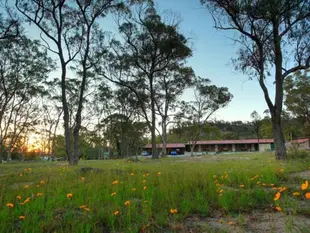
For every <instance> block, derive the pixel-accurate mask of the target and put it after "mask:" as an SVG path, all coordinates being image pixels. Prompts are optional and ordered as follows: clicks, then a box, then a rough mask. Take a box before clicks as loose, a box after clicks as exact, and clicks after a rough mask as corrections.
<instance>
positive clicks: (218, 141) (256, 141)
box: [196, 139, 274, 145]
mask: <svg viewBox="0 0 310 233" xmlns="http://www.w3.org/2000/svg"><path fill="white" fill-rule="evenodd" d="M273 142H274V140H273V139H259V143H262V144H264V143H273ZM252 143H258V139H242V140H212V141H197V143H196V145H219V144H252Z"/></svg>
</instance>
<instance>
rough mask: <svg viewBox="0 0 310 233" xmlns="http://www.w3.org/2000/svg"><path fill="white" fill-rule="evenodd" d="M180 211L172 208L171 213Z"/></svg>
mask: <svg viewBox="0 0 310 233" xmlns="http://www.w3.org/2000/svg"><path fill="white" fill-rule="evenodd" d="M177 212H178V209H170V214H175V213H177Z"/></svg>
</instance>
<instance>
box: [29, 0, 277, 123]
mask: <svg viewBox="0 0 310 233" xmlns="http://www.w3.org/2000/svg"><path fill="white" fill-rule="evenodd" d="M156 7H157V8H158V9H159V10H160V12H165V11H166V10H167V11H172V12H175V13H176V14H177V15H179V16H180V17H181V19H182V22H181V32H182V33H183V34H184V35H185V36H186V37H189V38H191V45H192V49H193V57H192V58H190V59H189V63H188V64H189V65H191V66H192V67H193V69H194V71H195V73H196V75H198V76H201V77H205V78H208V79H210V80H211V81H212V83H214V84H216V85H217V86H226V87H228V88H229V90H230V92H231V93H232V94H233V96H234V98H233V100H232V102H231V103H230V104H229V105H228V106H227V107H226V108H225V109H221V110H219V111H218V112H217V113H216V114H215V115H214V117H213V118H216V119H217V120H227V121H236V120H242V121H248V120H251V118H250V114H251V112H252V111H253V110H256V111H257V112H258V113H259V114H260V115H261V116H263V111H264V110H265V109H267V105H266V103H265V100H264V96H263V92H262V90H261V89H260V87H259V84H258V82H257V81H255V80H253V81H251V80H249V78H248V77H247V76H245V75H243V74H242V73H238V72H236V71H235V70H234V69H233V67H232V65H231V64H230V61H231V58H233V57H235V54H236V51H237V49H238V46H239V45H234V44H233V42H232V40H230V39H229V38H228V37H233V36H234V34H233V32H228V31H218V30H216V29H214V28H213V20H212V17H211V16H210V14H209V13H208V11H207V10H206V9H205V8H204V7H202V6H201V4H200V2H199V0H156ZM100 24H101V26H102V28H103V29H104V30H111V31H113V32H116V31H117V26H116V24H115V22H114V20H113V19H112V18H111V17H108V18H106V19H103V20H102V21H100ZM26 30H27V31H28V32H29V33H30V34H31V37H32V38H35V39H39V33H38V29H37V28H35V27H34V26H27V27H26ZM57 73H58V72H57V71H56V72H53V74H52V76H53V77H55V75H56V74H57ZM267 86H268V87H269V91H270V94H271V95H272V96H273V93H274V90H273V88H274V87H273V85H272V80H269V81H268V83H267ZM192 96H193V95H192V92H191V91H187V92H186V93H185V94H184V96H183V97H182V98H183V99H185V100H190V99H191V98H192Z"/></svg>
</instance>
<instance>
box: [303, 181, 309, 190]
mask: <svg viewBox="0 0 310 233" xmlns="http://www.w3.org/2000/svg"><path fill="white" fill-rule="evenodd" d="M308 185H309V184H308V180H306V181H305V183H303V184H301V190H306V189H307V188H308Z"/></svg>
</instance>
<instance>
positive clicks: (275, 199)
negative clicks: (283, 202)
mask: <svg viewBox="0 0 310 233" xmlns="http://www.w3.org/2000/svg"><path fill="white" fill-rule="evenodd" d="M280 197H281V193H280V192H277V193H276V195H275V197H274V199H273V200H274V201H277V200H279V199H280Z"/></svg>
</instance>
